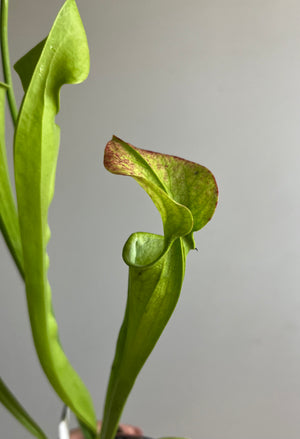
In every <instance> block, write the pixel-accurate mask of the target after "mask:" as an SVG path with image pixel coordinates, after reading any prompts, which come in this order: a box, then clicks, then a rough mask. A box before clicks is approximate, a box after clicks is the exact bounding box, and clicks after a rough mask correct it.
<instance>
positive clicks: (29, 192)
mask: <svg viewBox="0 0 300 439" xmlns="http://www.w3.org/2000/svg"><path fill="white" fill-rule="evenodd" d="M40 49H42V50H41V55H40V57H39V58H38V61H37V60H36V58H37V56H35V57H32V53H33V52H32V51H31V52H30V53H29V55H28V56H29V60H31V62H32V63H33V64H36V66H35V68H34V69H33V68H32V69H30V67H29V68H28V63H27V61H26V57H25V58H23V60H22V61H20V63H18V64H17V70H18V72H19V74H20V75H21V78H23V81H22V82H23V84H25V88H26V86H28V88H27V91H26V94H25V96H24V100H23V103H22V107H21V111H20V114H19V118H18V123H17V127H16V132H15V151H14V159H15V179H16V192H17V200H18V208H19V219H20V230H21V239H22V246H23V255H24V269H25V283H26V295H27V302H28V310H29V316H30V322H31V328H32V334H33V339H34V343H35V347H36V351H37V354H38V357H39V360H40V363H41V365H42V367H43V369H44V371H45V373H46V375H47V377H48V379H49V381H50V383H51V384H52V386H53V388H54V389H55V391H56V392H57V394H58V395H59V396H60V398H61V399H62V400H63V402H64V403H65V404H66V405H68V406H69V407H70V408H71V409H72V410H73V411H74V413H75V414H76V415H77V416H78V418H79V419H80V420H81V421H82V422H84V423H85V424H86V425H87V426H88V427H89V428H90V429H91V430H92V431H94V432H95V431H96V419H95V414H94V409H93V404H92V401H91V398H90V395H89V393H88V391H87V389H86V387H85V386H84V384H83V382H82V381H81V379H80V378H79V376H78V375H77V373H76V372H75V371H74V370H73V368H72V367H71V365H70V363H69V361H68V359H67V357H66V355H65V354H64V352H63V350H62V348H61V345H60V343H59V339H58V330H57V323H56V321H55V318H54V315H53V312H52V304H51V289H50V285H49V283H48V279H47V271H48V265H49V259H48V255H47V243H48V240H49V238H50V229H49V227H48V223H47V221H48V220H47V217H48V208H49V205H50V203H51V200H52V197H53V193H54V184H55V170H56V162H57V156H58V149H59V132H60V130H59V127H58V126H57V125H56V124H55V116H56V114H57V112H58V110H59V90H60V87H61V86H62V85H63V84H66V83H71V84H75V83H79V82H82V81H83V80H84V79H85V78H86V77H87V75H88V71H89V51H88V45H87V40H86V35H85V32H84V28H83V25H82V22H81V19H80V16H79V13H78V10H77V7H76V4H75V1H74V0H67V1H66V2H65V4H64V6H63V7H62V9H61V11H60V12H59V14H58V16H57V18H56V20H55V22H54V25H53V27H52V29H51V31H50V34H49V36H48V38H47V40H46V41H45V42H44V43H43V46H39V50H40ZM29 64H30V63H29ZM22 66H23V68H22ZM30 71H32V78H31V80H30V81H29V80H28V76H30Z"/></svg>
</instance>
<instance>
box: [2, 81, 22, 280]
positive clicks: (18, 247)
mask: <svg viewBox="0 0 300 439" xmlns="http://www.w3.org/2000/svg"><path fill="white" fill-rule="evenodd" d="M6 92H7V86H6V85H5V84H2V83H0V115H1V118H0V230H1V232H2V234H3V236H4V239H5V241H6V243H7V246H8V248H9V250H10V252H11V255H12V257H13V259H14V260H15V262H16V265H17V267H18V269H19V271H20V274H21V275H23V253H22V244H21V237H20V229H19V220H18V214H17V209H16V203H15V199H14V196H13V191H12V187H11V182H10V177H9V171H8V165H7V156H6V147H5V98H6Z"/></svg>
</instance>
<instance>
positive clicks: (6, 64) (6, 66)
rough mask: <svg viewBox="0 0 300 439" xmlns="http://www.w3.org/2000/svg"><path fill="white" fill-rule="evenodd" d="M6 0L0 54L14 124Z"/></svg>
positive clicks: (6, 0)
mask: <svg viewBox="0 0 300 439" xmlns="http://www.w3.org/2000/svg"><path fill="white" fill-rule="evenodd" d="M7 22H8V0H1V56H2V68H3V75H4V81H5V83H6V84H7V85H8V87H9V88H8V90H7V98H8V104H9V109H10V114H11V117H12V120H13V123H14V125H15V124H16V121H17V117H18V108H17V104H16V99H15V95H14V89H13V83H12V78H11V69H10V60H9V50H8V33H7Z"/></svg>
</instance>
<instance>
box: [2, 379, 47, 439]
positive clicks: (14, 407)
mask: <svg viewBox="0 0 300 439" xmlns="http://www.w3.org/2000/svg"><path fill="white" fill-rule="evenodd" d="M0 401H1V403H2V404H3V405H4V407H6V409H7V410H8V411H9V412H10V413H11V414H12V415H13V416H14V417H15V418H16V419H17V420H18V421H19V422H20V423H21V424H22V425H23V426H24V427H25V428H26V429H27V430H28V431H29V432H30V433H32V434H33V435H34V436H35V437H37V438H38V439H47V436H46V435H45V433H44V432H43V430H42V429H41V428H40V427H39V426H38V424H37V423H36V422H35V421H34V420H33V419H32V417H31V416H30V415H29V414H28V413H27V412H26V410H25V409H24V407H23V406H22V405H21V404H20V402H19V401H18V400H17V399H16V397H15V396H14V394H13V393H12V392H11V391H10V390H9V388H8V386H7V385H6V384H5V383H4V381H3V379H2V378H1V377H0Z"/></svg>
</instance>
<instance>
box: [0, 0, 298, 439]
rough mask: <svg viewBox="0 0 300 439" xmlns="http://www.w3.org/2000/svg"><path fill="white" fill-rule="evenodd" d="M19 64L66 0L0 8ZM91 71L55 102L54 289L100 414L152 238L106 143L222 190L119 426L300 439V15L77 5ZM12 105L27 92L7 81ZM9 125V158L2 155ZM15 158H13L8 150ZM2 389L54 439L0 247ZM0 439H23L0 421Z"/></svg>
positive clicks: (163, 3) (175, 3)
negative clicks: (112, 167)
mask: <svg viewBox="0 0 300 439" xmlns="http://www.w3.org/2000/svg"><path fill="white" fill-rule="evenodd" d="M10 3H11V4H10V16H9V25H10V27H9V36H10V49H11V59H12V62H15V61H16V60H17V59H18V58H19V57H20V56H22V55H23V54H24V53H25V52H26V51H27V50H29V49H30V48H31V47H32V46H34V45H35V44H36V43H37V42H38V41H40V40H41V39H43V38H44V37H45V36H46V35H47V33H48V31H49V29H50V27H51V24H52V22H53V20H54V18H55V16H56V14H57V12H58V10H59V8H60V6H61V5H62V3H63V2H62V0H51V1H49V0H11V1H10ZM78 6H79V9H80V12H81V15H82V19H83V22H84V25H85V28H86V32H87V35H88V40H89V45H90V52H91V72H90V76H89V78H88V80H87V81H86V82H85V83H84V84H82V85H79V86H66V87H65V88H64V89H63V90H62V94H61V112H60V114H59V116H58V118H57V121H58V123H59V124H60V125H61V127H62V137H61V149H60V156H59V162H58V169H57V181H56V193H55V196H54V201H53V203H52V205H51V209H50V216H49V222H50V227H51V231H52V238H51V241H50V243H49V255H50V270H49V279H50V284H51V286H52V291H53V301H54V309H55V313H56V317H57V320H58V323H59V328H60V337H61V340H62V344H63V347H64V350H65V351H66V353H67V355H68V356H69V358H70V360H71V362H72V364H73V366H74V367H75V369H76V370H77V371H78V372H79V374H80V375H81V376H82V378H83V380H84V381H85V383H86V385H87V386H88V388H89V389H90V391H91V394H92V396H93V399H94V402H95V406H96V409H97V413H98V415H99V417H101V412H102V407H103V399H104V394H105V389H106V384H107V379H108V374H109V368H110V365H111V361H112V357H113V353H114V345H115V340H116V337H117V334H118V330H119V327H120V324H121V320H122V318H123V313H124V307H125V300H126V290H127V266H126V265H125V264H124V263H123V261H122V258H121V252H122V247H123V244H124V243H125V241H126V239H127V237H128V236H129V235H130V233H132V232H135V231H139V230H143V231H149V232H157V233H161V231H162V227H161V221H160V217H159V215H158V213H157V212H156V209H155V207H154V205H153V204H152V202H151V200H150V199H149V198H148V197H147V195H146V194H144V193H143V191H142V190H141V189H140V188H139V187H138V186H137V184H136V183H135V182H134V181H131V179H129V178H125V177H118V176H113V175H111V174H109V173H108V172H107V171H106V170H105V169H104V168H103V165H102V160H103V151H104V147H105V144H106V142H107V141H108V140H109V139H110V138H111V136H112V134H116V135H118V136H119V137H121V138H123V139H124V140H126V141H128V142H130V143H132V144H134V145H136V146H139V147H144V148H148V149H152V150H156V151H160V152H165V153H168V154H174V155H178V156H183V157H185V158H187V159H190V160H192V161H196V162H198V163H201V164H203V165H205V166H207V167H208V168H209V169H210V170H211V171H212V172H213V173H214V174H215V176H216V179H217V182H218V185H219V190H220V201H219V205H218V208H217V211H216V213H215V216H214V217H213V219H212V221H211V222H210V223H209V224H208V225H207V226H206V227H205V228H204V229H203V230H202V231H200V232H199V233H197V234H196V237H195V238H196V245H197V247H198V249H199V252H191V253H190V255H189V257H188V261H187V271H186V278H185V281H184V285H183V290H182V294H181V298H180V301H179V303H178V307H177V308H176V311H175V313H174V315H173V317H172V319H171V321H170V323H169V325H168V326H167V329H166V330H165V332H164V334H163V336H162V338H161V339H160V341H159V342H158V344H157V346H156V348H155V349H154V351H153V353H152V355H151V356H150V359H149V360H148V362H147V364H146V366H145V367H144V369H143V370H142V372H141V374H140V376H139V377H138V379H137V382H136V386H135V387H134V390H133V392H132V394H131V396H130V398H129V400H128V404H127V406H126V409H125V411H124V414H123V417H122V420H123V422H127V423H133V424H138V425H140V426H141V427H142V428H143V429H144V432H145V434H147V435H148V436H153V437H161V436H170V435H178V436H183V437H189V438H191V439H200V438H203V439H204V438H205V439H253V438H256V439H282V438H289V439H296V438H298V437H299V435H300V294H299V280H300V279H299V277H300V276H299V259H300V258H299V255H300V250H299V248H300V240H299V236H300V235H299V227H300V205H299V189H298V188H299V185H300V172H299V171H300V160H299V159H300V153H299V146H300V26H299V23H300V4H299V1H296V0H272V1H271V0H252V1H250V0H242V1H241V0H185V1H179V0H150V1H143V0H102V1H101V0H85V1H84V0H78ZM14 80H15V83H16V87H17V95H18V102H20V100H21V88H20V85H19V82H18V78H17V77H16V76H14ZM11 140H12V139H11V128H10V127H8V146H9V149H10V151H11V148H12V147H11ZM10 162H11V152H10ZM0 260H1V267H0V276H1V318H0V338H1V359H0V367H1V375H2V376H3V378H4V380H5V381H6V382H7V383H8V384H9V385H10V387H11V388H12V390H13V391H14V392H15V394H16V395H17V396H18V398H19V399H20V400H21V401H22V402H23V404H24V405H25V406H26V407H27V409H28V411H29V412H30V413H31V414H32V416H33V417H34V418H35V419H36V420H37V421H38V422H39V423H40V424H41V426H42V427H43V428H44V429H45V430H46V432H47V433H48V434H49V438H53V439H55V438H56V436H57V433H56V431H57V423H58V419H59V416H60V412H61V408H62V404H61V403H60V401H59V400H58V398H57V397H56V395H55V394H54V392H53V391H52V390H51V388H50V386H49V384H48V383H47V381H46V379H45V378H44V376H43V373H42V372H41V369H40V366H39V363H38V361H37V359H36V356H35V353H34V350H33V344H32V340H31V334H30V328H29V323H28V317H27V315H26V303H25V296H24V287H23V285H22V282H21V281H20V279H19V278H18V274H17V271H16V269H15V268H14V266H13V263H12V261H11V259H10V256H9V254H8V252H7V250H6V248H5V245H4V241H3V240H2V239H1V241H0ZM0 425H1V438H3V439H4V438H5V439H17V438H18V439H19V438H24V439H26V438H30V437H31V436H30V435H29V434H28V433H27V432H26V431H25V430H24V429H23V428H22V427H21V426H19V425H18V424H17V422H16V421H15V420H14V419H13V418H12V417H11V415H10V414H9V413H8V412H7V411H6V410H5V409H4V408H2V407H1V408H0Z"/></svg>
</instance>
